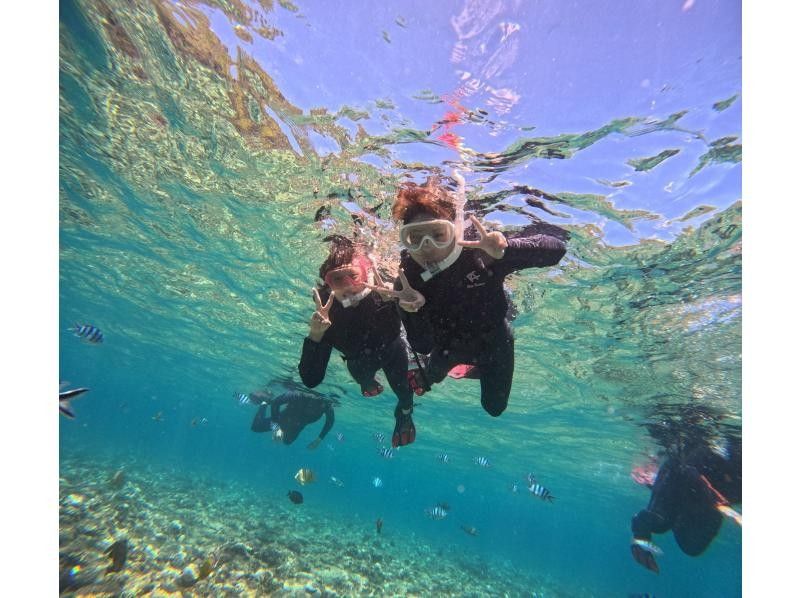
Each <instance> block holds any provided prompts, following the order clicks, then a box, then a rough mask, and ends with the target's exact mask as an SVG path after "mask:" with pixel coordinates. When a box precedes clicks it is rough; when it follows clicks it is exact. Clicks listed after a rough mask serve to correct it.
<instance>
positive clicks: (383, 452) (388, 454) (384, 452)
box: [378, 446, 394, 459]
mask: <svg viewBox="0 0 800 598" xmlns="http://www.w3.org/2000/svg"><path fill="white" fill-rule="evenodd" d="M378 454H379V455H380V456H381V457H383V458H384V459H391V458H392V457H394V450H392V449H391V448H389V447H386V446H382V447H381V448H379V449H378Z"/></svg>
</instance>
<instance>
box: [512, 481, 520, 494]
mask: <svg viewBox="0 0 800 598" xmlns="http://www.w3.org/2000/svg"><path fill="white" fill-rule="evenodd" d="M511 492H513V493H514V494H516V493H517V492H519V484H517V483H516V482H511Z"/></svg>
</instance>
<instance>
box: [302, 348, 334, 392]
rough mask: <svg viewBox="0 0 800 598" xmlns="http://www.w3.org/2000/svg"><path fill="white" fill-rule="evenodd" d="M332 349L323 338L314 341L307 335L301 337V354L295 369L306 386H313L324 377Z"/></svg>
mask: <svg viewBox="0 0 800 598" xmlns="http://www.w3.org/2000/svg"><path fill="white" fill-rule="evenodd" d="M332 350H333V346H332V345H331V344H330V343H327V342H325V340H321V341H320V342H315V341H313V340H311V339H310V338H308V337H306V338H305V339H303V354H302V356H301V357H300V364H299V365H298V366H297V369H298V371H299V372H300V379H301V380H302V381H303V384H305V385H306V387H307V388H314V387H315V386H317V385H318V384H319V383H320V382H322V380H323V379H324V378H325V371H326V370H327V369H328V361H329V360H330V358H331V351H332Z"/></svg>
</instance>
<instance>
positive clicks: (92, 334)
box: [69, 323, 103, 344]
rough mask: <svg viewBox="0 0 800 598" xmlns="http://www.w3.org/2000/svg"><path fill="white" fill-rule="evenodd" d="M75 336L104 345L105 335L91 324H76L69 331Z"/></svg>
mask: <svg viewBox="0 0 800 598" xmlns="http://www.w3.org/2000/svg"><path fill="white" fill-rule="evenodd" d="M69 331H70V332H72V333H73V334H74V335H75V336H77V337H79V338H82V339H84V340H86V341H87V342H90V343H95V344H96V343H102V342H103V333H102V332H101V331H100V329H99V328H97V327H96V326H92V325H91V324H77V323H76V324H75V325H74V326H73V327H72V328H70V329H69Z"/></svg>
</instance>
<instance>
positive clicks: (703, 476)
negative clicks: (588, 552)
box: [631, 437, 742, 573]
mask: <svg viewBox="0 0 800 598" xmlns="http://www.w3.org/2000/svg"><path fill="white" fill-rule="evenodd" d="M679 449H680V450H679ZM741 501H742V440H741V438H737V437H728V438H726V439H725V443H724V446H711V445H709V443H707V442H704V441H701V442H697V443H695V446H693V447H686V446H685V445H684V444H683V443H681V445H679V447H678V448H673V449H672V450H671V453H670V454H669V456H668V458H667V460H666V462H665V463H664V464H663V465H662V466H661V468H660V469H659V471H658V475H657V477H656V480H655V483H654V484H653V487H652V494H651V495H650V503H649V504H648V505H647V508H646V509H642V510H641V511H639V512H638V513H637V514H636V515H635V516H634V517H633V519H632V521H631V531H632V532H633V540H632V542H631V553H632V555H633V558H634V560H635V561H636V562H637V563H639V564H640V565H642V566H643V567H645V568H647V569H649V570H650V571H654V572H655V573H658V571H659V569H658V563H656V559H655V557H656V556H658V555H659V554H661V550H660V549H659V548H658V547H657V546H655V544H653V542H652V541H651V538H652V534H663V533H666V532H668V531H669V530H670V529H671V530H672V533H673V535H674V536H675V541H676V542H677V544H678V546H679V547H680V549H681V550H682V551H683V552H684V553H685V554H688V555H689V556H697V555H699V554H701V553H702V552H703V551H704V550H705V549H706V548H708V546H709V544H711V541H712V540H713V539H714V538H715V537H716V535H717V532H719V529H720V527H721V525H722V518H723V516H726V517H730V518H732V519H734V521H736V522H737V523H739V525H741V517H740V516H739V514H738V513H737V512H736V511H735V510H734V509H733V508H732V507H733V505H734V504H737V503H741Z"/></svg>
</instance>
